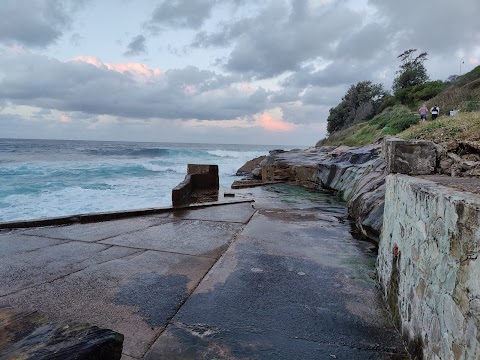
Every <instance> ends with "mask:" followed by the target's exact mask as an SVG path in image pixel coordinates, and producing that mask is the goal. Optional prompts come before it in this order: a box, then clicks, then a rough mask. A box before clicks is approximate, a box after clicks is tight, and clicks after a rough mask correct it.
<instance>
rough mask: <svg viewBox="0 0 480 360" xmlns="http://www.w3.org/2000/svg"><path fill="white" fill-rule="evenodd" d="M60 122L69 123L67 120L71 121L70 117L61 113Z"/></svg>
mask: <svg viewBox="0 0 480 360" xmlns="http://www.w3.org/2000/svg"><path fill="white" fill-rule="evenodd" d="M60 122H62V123H69V122H72V118H71V117H70V116H68V115H66V114H62V115H60Z"/></svg>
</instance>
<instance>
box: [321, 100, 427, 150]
mask: <svg viewBox="0 0 480 360" xmlns="http://www.w3.org/2000/svg"><path fill="white" fill-rule="evenodd" d="M418 121H419V119H418V116H417V115H416V114H414V113H412V112H411V111H410V109H409V108H408V107H406V106H404V105H395V106H392V107H388V108H386V109H385V110H384V111H382V113H381V114H379V115H377V116H375V117H374V118H373V119H372V120H370V121H367V122H362V123H359V124H355V125H353V126H351V127H348V128H346V129H343V130H340V131H336V132H334V133H332V134H331V135H330V136H329V137H328V138H326V139H323V140H320V141H319V142H318V143H317V144H316V146H326V145H347V146H360V145H366V144H370V143H372V142H374V141H375V140H377V139H378V138H380V137H382V136H384V135H395V134H398V133H399V132H402V131H403V130H405V129H407V128H409V127H410V126H411V125H413V124H417V123H418Z"/></svg>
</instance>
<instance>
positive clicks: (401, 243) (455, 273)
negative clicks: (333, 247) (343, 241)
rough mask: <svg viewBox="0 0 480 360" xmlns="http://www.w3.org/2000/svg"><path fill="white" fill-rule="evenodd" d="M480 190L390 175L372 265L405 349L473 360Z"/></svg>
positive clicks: (478, 312)
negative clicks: (460, 189) (375, 260)
mask: <svg viewBox="0 0 480 360" xmlns="http://www.w3.org/2000/svg"><path fill="white" fill-rule="evenodd" d="M479 253H480V196H479V195H475V194H472V193H465V192H458V191H455V190H453V189H450V188H446V187H443V186H439V185H437V184H436V183H433V182H431V181H427V180H422V179H418V178H412V177H409V176H406V175H389V176H388V177H387V182H386V195H385V211H384V223H383V231H382V235H381V239H380V244H379V254H378V258H377V270H378V276H379V280H380V282H381V284H382V287H383V291H384V294H385V297H386V299H387V300H388V303H389V306H390V308H391V309H392V311H393V313H394V317H395V319H396V321H397V322H398V324H399V325H400V328H401V330H402V333H403V335H404V336H405V338H406V339H408V344H409V348H410V349H409V350H410V351H411V352H414V353H415V352H416V353H417V354H422V356H423V358H424V359H479V358H480V332H479V330H480V258H479V257H478V255H479Z"/></svg>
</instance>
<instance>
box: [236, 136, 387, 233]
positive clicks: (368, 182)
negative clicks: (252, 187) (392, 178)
mask: <svg viewBox="0 0 480 360" xmlns="http://www.w3.org/2000/svg"><path fill="white" fill-rule="evenodd" d="M380 153H381V145H380V144H378V143H377V144H372V145H369V146H362V147H347V146H338V147H335V146H324V147H319V148H309V149H306V150H292V151H288V152H278V151H276V152H271V153H270V155H269V156H267V157H266V158H265V159H264V160H262V161H261V163H260V164H259V166H258V169H260V170H261V171H256V172H255V173H252V175H253V177H256V178H257V181H258V180H261V182H263V183H268V182H287V183H291V184H295V185H300V186H304V187H307V188H311V189H329V190H334V191H338V192H339V194H340V195H341V197H342V198H343V199H344V200H345V201H347V203H348V208H349V212H350V215H351V216H352V218H353V219H355V221H356V223H357V226H358V228H359V229H360V231H361V232H362V234H363V235H366V236H368V237H370V238H372V239H378V236H379V233H380V230H381V227H382V214H383V197H384V194H385V188H384V179H385V175H386V172H385V162H384V161H383V159H382V158H381V157H380ZM259 172H260V173H261V174H258V173H259ZM256 174H258V175H256ZM233 186H235V184H234V185H233Z"/></svg>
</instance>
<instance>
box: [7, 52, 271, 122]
mask: <svg viewBox="0 0 480 360" xmlns="http://www.w3.org/2000/svg"><path fill="white" fill-rule="evenodd" d="M79 60H81V61H79ZM2 69H8V71H5V70H2ZM239 84H240V82H239V81H238V79H237V78H236V77H231V76H230V77H229V76H224V75H219V74H217V73H215V72H212V71H207V70H199V69H198V68H195V67H193V66H191V67H187V68H184V69H176V70H167V71H165V72H160V71H159V70H158V69H150V68H148V67H147V66H145V65H142V64H134V63H133V64H132V63H130V64H108V63H103V62H101V61H100V60H98V59H96V58H92V57H90V58H89V57H86V58H83V59H81V58H80V59H78V58H77V60H76V61H68V62H61V61H58V60H55V59H52V58H47V57H45V56H41V55H36V54H31V53H28V52H25V53H20V54H6V53H4V55H3V56H1V57H0V98H3V99H7V100H9V101H11V102H12V103H14V104H20V105H28V106H36V107H40V108H46V109H56V110H59V111H78V112H84V113H88V114H93V115H112V116H123V117H132V118H139V119H150V118H165V119H201V120H218V119H235V118H237V117H242V116H251V115H253V114H255V113H258V112H260V111H262V110H263V109H264V108H265V105H266V103H267V101H268V96H269V95H270V93H269V92H268V91H266V90H264V89H262V88H258V89H256V90H255V91H253V92H246V91H245V90H244V89H242V88H241V86H240V85H239ZM186 89H194V90H195V91H186Z"/></svg>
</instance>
